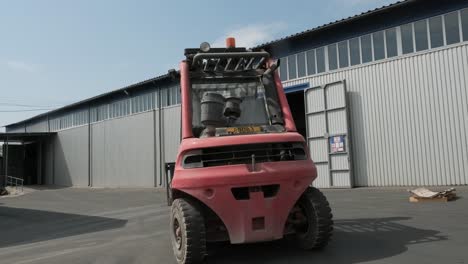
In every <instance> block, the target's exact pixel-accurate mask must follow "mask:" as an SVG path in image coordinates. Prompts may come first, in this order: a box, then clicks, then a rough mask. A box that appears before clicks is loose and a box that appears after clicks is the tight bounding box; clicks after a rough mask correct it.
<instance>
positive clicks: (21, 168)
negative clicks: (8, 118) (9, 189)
mask: <svg viewBox="0 0 468 264" xmlns="http://www.w3.org/2000/svg"><path fill="white" fill-rule="evenodd" d="M52 134H54V133H0V142H1V144H2V146H1V148H2V159H1V161H2V166H1V168H2V170H1V172H0V186H6V185H7V184H8V183H11V182H12V181H13V182H15V183H16V182H18V181H20V182H21V183H23V184H24V185H38V184H39V185H40V184H45V182H46V181H45V177H46V173H45V172H46V168H45V167H46V148H45V145H46V142H47V140H48V139H49V137H50V136H51V135H52Z"/></svg>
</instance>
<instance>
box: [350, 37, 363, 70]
mask: <svg viewBox="0 0 468 264" xmlns="http://www.w3.org/2000/svg"><path fill="white" fill-rule="evenodd" d="M349 53H350V54H349V55H350V56H349V57H350V58H351V66H353V65H357V64H359V63H361V50H360V49H359V38H353V39H351V40H349Z"/></svg>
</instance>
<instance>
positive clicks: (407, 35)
mask: <svg viewBox="0 0 468 264" xmlns="http://www.w3.org/2000/svg"><path fill="white" fill-rule="evenodd" d="M400 29H401V49H402V52H403V54H408V53H411V52H414V47H413V24H406V25H403V26H401V27H400Z"/></svg>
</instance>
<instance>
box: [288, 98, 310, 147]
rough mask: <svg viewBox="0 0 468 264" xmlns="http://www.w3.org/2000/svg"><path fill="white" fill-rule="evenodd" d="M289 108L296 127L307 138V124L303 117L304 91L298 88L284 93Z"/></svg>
mask: <svg viewBox="0 0 468 264" xmlns="http://www.w3.org/2000/svg"><path fill="white" fill-rule="evenodd" d="M286 98H287V99H288V104H289V108H291V113H292V115H293V118H294V123H295V124H296V129H297V132H299V134H301V135H302V136H303V137H304V138H305V139H307V126H306V119H305V105H304V91H303V90H299V91H295V92H290V93H287V94H286Z"/></svg>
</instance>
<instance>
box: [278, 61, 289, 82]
mask: <svg viewBox="0 0 468 264" xmlns="http://www.w3.org/2000/svg"><path fill="white" fill-rule="evenodd" d="M279 74H280V79H281V80H282V81H286V80H288V58H281V59H280V67H279Z"/></svg>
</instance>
